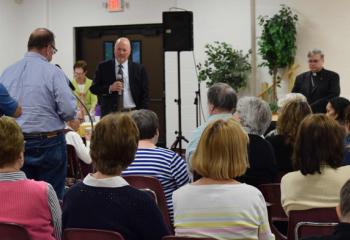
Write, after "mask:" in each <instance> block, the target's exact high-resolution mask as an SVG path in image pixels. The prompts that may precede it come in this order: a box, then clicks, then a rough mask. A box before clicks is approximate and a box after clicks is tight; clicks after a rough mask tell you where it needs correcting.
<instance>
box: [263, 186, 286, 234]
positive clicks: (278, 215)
mask: <svg viewBox="0 0 350 240" xmlns="http://www.w3.org/2000/svg"><path fill="white" fill-rule="evenodd" d="M259 189H260V191H261V193H262V194H263V196H264V198H265V201H266V204H267V211H268V216H269V222H270V227H271V231H272V232H273V233H275V232H280V229H279V228H278V227H280V228H281V226H283V227H284V226H285V228H287V225H288V217H287V215H286V213H285V212H284V210H283V208H282V205H281V188H280V184H279V183H267V184H262V185H260V186H259Z"/></svg>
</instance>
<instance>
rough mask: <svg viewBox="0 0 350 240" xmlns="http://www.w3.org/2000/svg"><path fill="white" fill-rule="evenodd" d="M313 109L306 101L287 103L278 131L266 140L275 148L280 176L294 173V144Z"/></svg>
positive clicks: (278, 122)
mask: <svg viewBox="0 0 350 240" xmlns="http://www.w3.org/2000/svg"><path fill="white" fill-rule="evenodd" d="M311 113H312V112H311V108H310V106H309V104H308V103H307V102H306V101H301V100H291V101H289V102H288V103H286V104H285V105H284V106H283V107H282V109H281V112H280V114H279V117H278V121H277V129H276V130H277V131H274V132H273V133H272V134H269V135H268V136H267V137H266V140H267V141H269V142H270V143H271V145H272V147H273V150H274V153H275V157H276V163H277V168H278V171H279V172H280V174H283V173H288V172H291V171H293V167H292V153H293V144H294V142H295V137H296V135H297V131H298V127H299V125H300V123H301V121H302V120H303V119H304V118H305V117H306V116H307V115H309V114H311Z"/></svg>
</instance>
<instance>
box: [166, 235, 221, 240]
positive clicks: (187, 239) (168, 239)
mask: <svg viewBox="0 0 350 240" xmlns="http://www.w3.org/2000/svg"><path fill="white" fill-rule="evenodd" d="M162 240H215V238H195V237H181V236H165V237H163V238H162Z"/></svg>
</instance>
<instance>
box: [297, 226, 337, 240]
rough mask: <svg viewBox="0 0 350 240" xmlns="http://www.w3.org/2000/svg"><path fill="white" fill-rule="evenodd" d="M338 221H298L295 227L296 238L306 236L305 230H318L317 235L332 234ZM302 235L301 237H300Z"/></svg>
mask: <svg viewBox="0 0 350 240" xmlns="http://www.w3.org/2000/svg"><path fill="white" fill-rule="evenodd" d="M337 225H338V223H336V222H329V223H324V222H298V223H297V224H296V225H295V229H294V236H295V240H299V239H301V238H304V237H306V234H305V231H310V230H311V229H312V228H313V230H311V231H317V234H316V235H318V236H319V235H330V234H332V232H333V231H334V228H335V226H337ZM320 233H321V234H320ZM299 235H300V238H299Z"/></svg>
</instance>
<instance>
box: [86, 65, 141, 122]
mask: <svg viewBox="0 0 350 240" xmlns="http://www.w3.org/2000/svg"><path fill="white" fill-rule="evenodd" d="M128 72H129V74H128V75H129V85H130V91H131V95H132V98H133V99H134V102H135V104H136V108H137V109H142V108H147V107H148V76H147V73H146V70H145V68H144V67H143V65H140V64H137V63H133V62H131V61H129V62H128ZM116 80H117V79H116V76H115V60H114V59H113V60H108V61H105V62H102V63H100V64H99V65H98V66H97V69H96V73H95V78H94V82H93V84H92V86H91V87H90V91H91V92H92V93H93V94H96V95H98V97H99V101H100V104H101V112H102V116H104V115H106V114H108V113H110V112H115V111H117V106H118V93H117V92H112V93H109V86H110V85H111V84H112V83H114V82H115V81H116Z"/></svg>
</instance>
